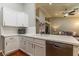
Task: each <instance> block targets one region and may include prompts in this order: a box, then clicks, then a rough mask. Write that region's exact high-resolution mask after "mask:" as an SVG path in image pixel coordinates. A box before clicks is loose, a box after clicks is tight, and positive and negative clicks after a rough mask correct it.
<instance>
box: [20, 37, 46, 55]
mask: <svg viewBox="0 0 79 59" xmlns="http://www.w3.org/2000/svg"><path fill="white" fill-rule="evenodd" d="M24 39H25V40H24ZM24 39H23V38H21V41H20V42H21V45H20V46H21V50H23V51H24V52H26V53H27V54H28V55H31V56H44V55H45V51H46V50H45V45H43V44H44V43H45V41H44V42H42V41H43V40H40V39H35V38H31V37H25V38H24Z"/></svg>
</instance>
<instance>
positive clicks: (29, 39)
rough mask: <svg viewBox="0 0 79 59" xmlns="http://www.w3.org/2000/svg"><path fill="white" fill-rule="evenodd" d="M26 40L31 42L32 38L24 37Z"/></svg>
mask: <svg viewBox="0 0 79 59" xmlns="http://www.w3.org/2000/svg"><path fill="white" fill-rule="evenodd" d="M25 39H26V40H28V41H31V42H33V38H31V37H25Z"/></svg>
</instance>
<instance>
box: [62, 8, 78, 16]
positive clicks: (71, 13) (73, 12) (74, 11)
mask: <svg viewBox="0 0 79 59" xmlns="http://www.w3.org/2000/svg"><path fill="white" fill-rule="evenodd" d="M78 10H79V8H74V9H72V10H68V9H67V8H66V9H65V10H64V12H63V14H64V17H66V16H69V15H75V14H76V13H77V12H78Z"/></svg>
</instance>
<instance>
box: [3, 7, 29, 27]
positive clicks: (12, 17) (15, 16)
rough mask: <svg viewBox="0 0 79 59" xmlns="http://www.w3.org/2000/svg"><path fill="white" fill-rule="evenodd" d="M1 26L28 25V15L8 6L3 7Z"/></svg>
mask: <svg viewBox="0 0 79 59" xmlns="http://www.w3.org/2000/svg"><path fill="white" fill-rule="evenodd" d="M3 26H16V27H28V15H27V14H26V13H24V12H20V11H19V12H18V11H15V10H12V9H9V8H3Z"/></svg>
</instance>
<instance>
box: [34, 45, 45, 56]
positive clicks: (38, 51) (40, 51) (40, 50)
mask: <svg viewBox="0 0 79 59" xmlns="http://www.w3.org/2000/svg"><path fill="white" fill-rule="evenodd" d="M34 55H35V56H45V46H40V45H38V44H35V45H34Z"/></svg>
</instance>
